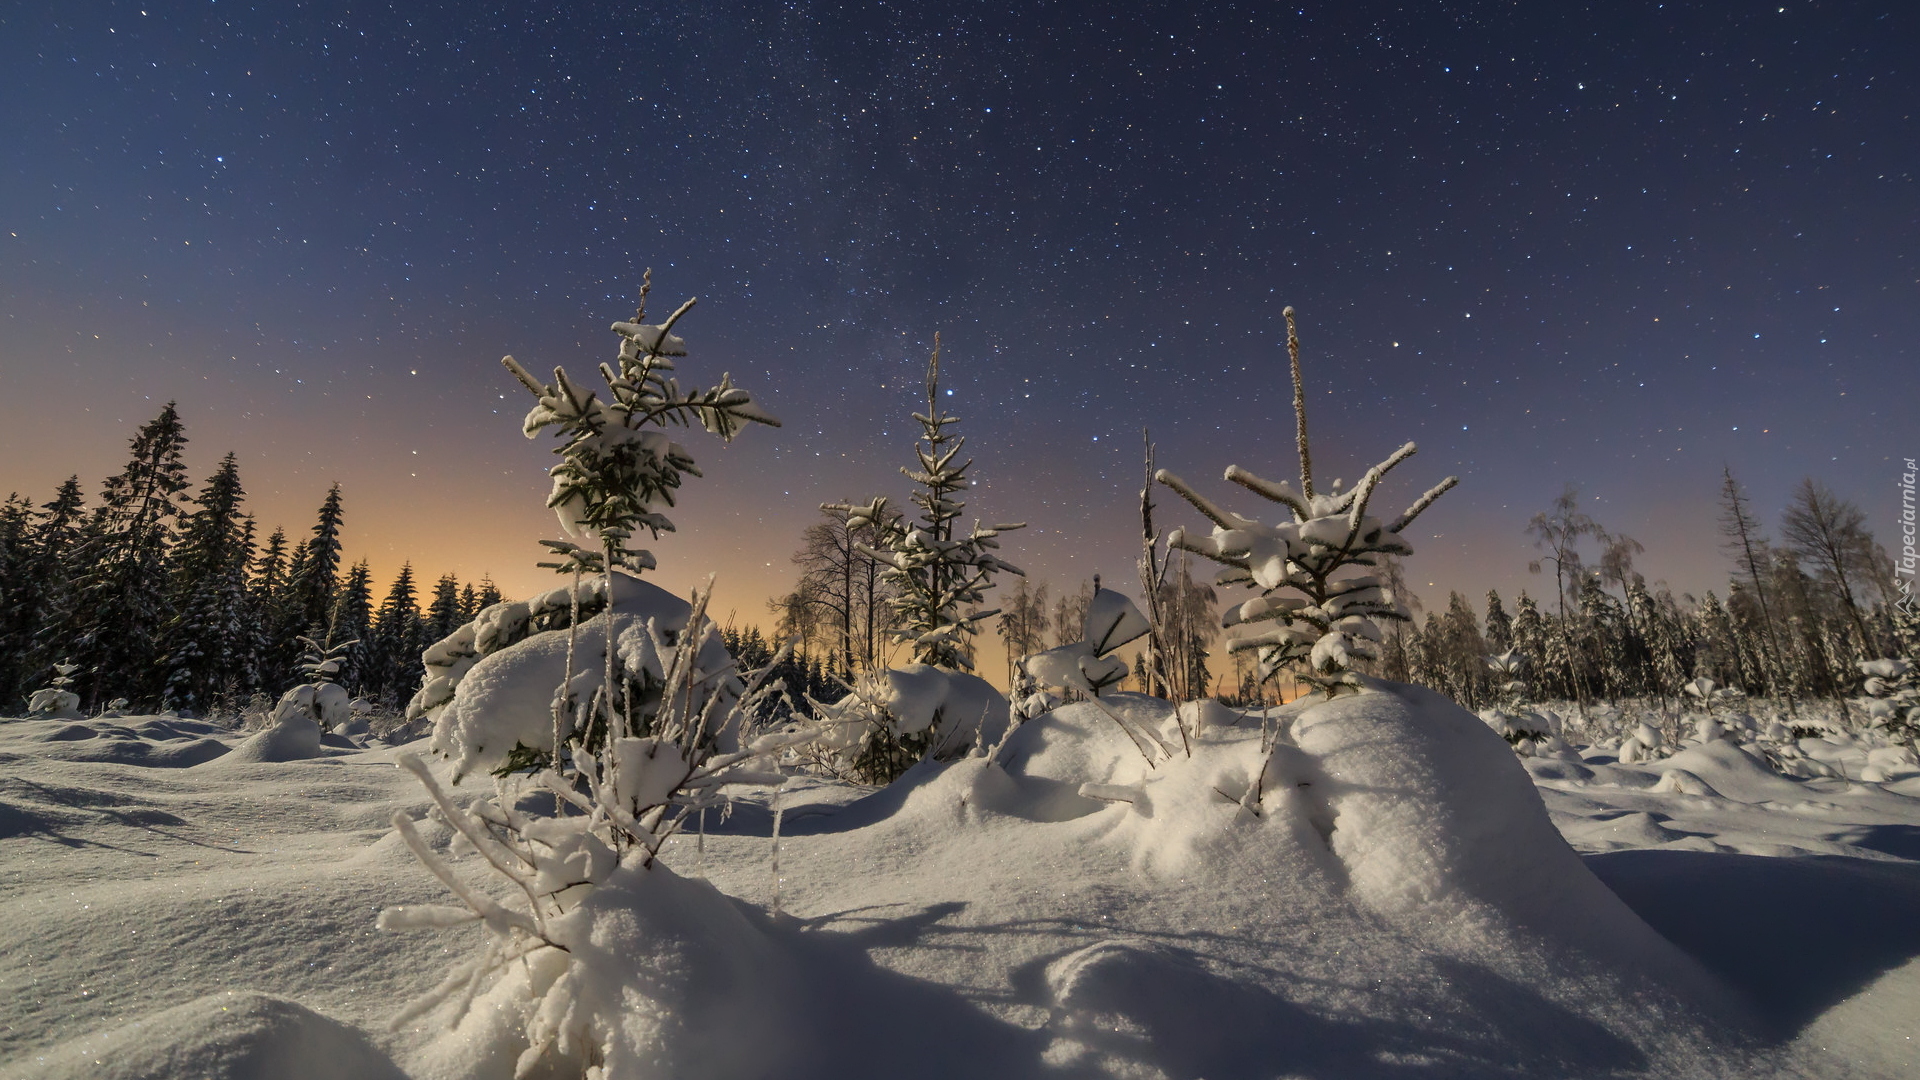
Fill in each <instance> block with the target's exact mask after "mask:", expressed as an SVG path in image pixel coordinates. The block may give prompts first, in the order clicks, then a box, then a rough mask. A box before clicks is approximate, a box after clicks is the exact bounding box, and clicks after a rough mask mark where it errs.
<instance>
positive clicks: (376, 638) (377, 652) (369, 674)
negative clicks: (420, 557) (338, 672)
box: [360, 563, 451, 708]
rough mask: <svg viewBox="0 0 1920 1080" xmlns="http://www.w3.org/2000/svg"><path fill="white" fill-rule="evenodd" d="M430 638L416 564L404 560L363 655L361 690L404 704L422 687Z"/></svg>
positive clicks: (392, 703)
mask: <svg viewBox="0 0 1920 1080" xmlns="http://www.w3.org/2000/svg"><path fill="white" fill-rule="evenodd" d="M442 580H443V581H446V582H450V581H451V579H442ZM428 640H429V639H428V638H427V637H426V627H425V624H424V623H423V622H422V621H421V618H420V605H419V601H418V599H417V597H416V595H415V589H414V585H413V564H412V563H405V564H402V565H401V567H400V573H399V575H398V576H396V577H395V578H394V579H393V587H392V588H391V589H388V590H387V598H386V599H385V600H382V601H381V602H380V610H379V611H378V612H377V613H376V614H375V615H374V620H373V626H372V628H371V629H370V630H369V637H368V647H367V649H366V651H365V653H364V654H363V655H364V657H365V662H366V671H365V676H364V678H363V679H362V680H361V683H360V687H361V691H360V692H361V693H362V694H365V695H366V696H368V697H371V698H373V699H374V700H376V701H378V702H380V703H381V704H383V705H385V706H387V707H388V708H399V707H400V706H403V705H405V704H406V703H407V699H408V698H411V697H412V696H413V692H414V691H415V690H418V689H419V688H420V670H421V669H420V653H421V652H422V650H424V649H425V648H426V647H427V644H428ZM431 640H433V641H438V640H439V638H433V639H431Z"/></svg>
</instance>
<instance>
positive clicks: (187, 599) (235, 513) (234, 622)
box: [162, 453, 253, 715]
mask: <svg viewBox="0 0 1920 1080" xmlns="http://www.w3.org/2000/svg"><path fill="white" fill-rule="evenodd" d="M245 497H246V492H245V491H244V490H243V489H242V488H241V486H240V466H239V464H238V463H237V462H236V460H235V458H234V455H233V454H231V453H229V454H228V455H227V456H226V457H225V458H223V459H222V460H221V462H220V467H219V468H218V469H217V470H215V471H214V474H213V476H211V477H209V478H208V480H207V483H206V486H205V487H204V488H202V489H201V491H200V494H199V495H198V496H197V497H196V498H195V499H194V509H193V510H192V512H191V513H189V514H188V515H187V518H186V521H185V524H184V526H183V527H182V529H181V532H180V542H179V544H178V545H176V546H175V548H174V550H173V560H172V561H173V583H172V588H171V597H170V600H171V605H170V606H171V608H172V612H173V614H172V617H171V618H170V619H168V621H167V624H166V630H165V638H164V641H165V645H166V649H167V653H166V655H165V657H164V658H163V664H164V667H165V669H166V684H165V689H164V691H163V693H162V698H163V701H164V703H165V704H166V705H168V706H170V707H174V708H183V709H191V710H193V711H195V712H198V713H201V714H203V715H204V714H205V713H206V712H207V711H208V710H209V709H210V708H211V706H212V705H213V704H214V701H215V698H216V697H217V696H219V695H220V693H221V692H222V690H224V689H226V688H228V687H229V686H230V685H231V686H232V687H234V688H235V689H237V688H238V687H239V684H240V682H241V680H242V678H243V677H244V676H246V675H247V673H248V669H249V668H251V667H252V664H250V663H249V653H250V652H251V651H252V650H251V647H250V645H251V643H250V642H249V641H248V640H247V633H246V630H247V626H248V623H249V622H250V619H249V613H248V610H247V609H248V607H249V606H250V603H249V597H248V595H247V569H248V566H249V565H250V564H251V563H252V561H253V550H252V526H251V524H250V523H249V522H248V521H247V520H246V517H245V515H243V514H242V513H241V511H240V503H241V501H242V500H243V499H245ZM247 688H248V689H252V687H251V685H249V686H248V687H247Z"/></svg>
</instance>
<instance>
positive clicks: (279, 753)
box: [220, 710, 325, 765]
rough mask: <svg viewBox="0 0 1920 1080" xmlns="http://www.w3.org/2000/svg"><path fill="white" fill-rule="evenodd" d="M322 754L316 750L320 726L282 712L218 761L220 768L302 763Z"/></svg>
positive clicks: (297, 713) (306, 718)
mask: <svg viewBox="0 0 1920 1080" xmlns="http://www.w3.org/2000/svg"><path fill="white" fill-rule="evenodd" d="M323 753H325V751H324V750H322V749H321V746H320V725H319V724H317V723H315V722H314V721H313V719H312V718H310V717H307V716H304V715H302V714H301V713H299V712H297V711H294V710H286V711H284V712H282V713H281V714H280V718H279V719H278V720H276V721H274V723H273V724H271V725H270V726H268V727H266V728H263V729H261V730H260V731H257V732H254V733H253V734H252V735H249V736H247V739H246V741H245V742H242V743H241V744H240V745H239V746H236V747H234V748H233V753H231V754H228V755H226V756H225V757H223V758H221V759H220V763H221V764H222V765H239V764H249V763H260V762H271V761H303V760H305V759H307V758H317V757H319V756H320V755H321V754H323Z"/></svg>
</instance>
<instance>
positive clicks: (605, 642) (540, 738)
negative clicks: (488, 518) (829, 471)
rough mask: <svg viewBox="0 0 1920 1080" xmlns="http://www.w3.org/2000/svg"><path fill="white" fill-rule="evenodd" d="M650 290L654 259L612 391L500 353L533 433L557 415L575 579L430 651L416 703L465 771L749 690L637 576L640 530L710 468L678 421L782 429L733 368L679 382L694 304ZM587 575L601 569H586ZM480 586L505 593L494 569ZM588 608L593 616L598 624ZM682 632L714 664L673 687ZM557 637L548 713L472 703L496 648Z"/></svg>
mask: <svg viewBox="0 0 1920 1080" xmlns="http://www.w3.org/2000/svg"><path fill="white" fill-rule="evenodd" d="M651 289H652V275H651V272H649V273H648V275H647V277H646V278H645V279H644V281H643V284H642V286H641V291H640V305H639V310H638V311H636V312H635V314H634V317H633V319H631V320H628V321H622V322H617V323H614V324H613V327H612V329H613V332H614V333H615V334H617V335H619V338H620V348H619V353H618V356H617V358H616V361H615V363H614V364H612V365H607V364H602V365H601V366H600V369H599V371H600V375H601V378H602V380H603V381H604V383H605V387H606V389H605V393H606V395H607V396H606V398H605V399H604V400H602V398H601V397H600V396H599V392H597V391H590V390H587V389H585V388H583V387H582V386H581V385H580V384H579V383H577V382H575V381H574V380H573V379H572V378H571V377H569V376H568V375H567V373H566V371H565V370H564V369H562V368H555V369H554V372H553V381H552V382H550V383H542V382H540V381H539V380H538V379H536V378H534V376H533V375H532V374H531V373H529V372H528V371H527V370H526V369H525V368H524V367H522V366H521V365H520V364H519V363H518V362H517V361H515V360H514V359H513V358H512V357H511V356H508V357H504V358H503V359H502V363H503V364H504V365H505V366H506V368H507V370H508V371H510V372H511V373H512V374H513V376H514V378H515V379H517V380H518V381H519V382H520V384H521V385H522V386H524V387H526V389H527V391H528V392H529V393H530V394H532V396H533V398H534V406H533V409H532V410H531V411H530V412H528V413H527V416H526V419H525V421H524V422H523V424H522V431H523V432H524V433H525V435H526V436H527V437H528V438H536V437H538V436H539V435H540V434H541V433H542V432H543V431H546V430H547V429H549V428H551V429H553V430H554V432H555V434H557V435H558V436H559V437H560V445H559V446H558V447H556V448H555V452H556V453H557V454H559V456H560V461H559V462H558V463H557V464H555V465H554V466H553V468H552V469H551V470H549V474H550V475H551V476H552V478H553V489H552V492H551V494H550V495H549V497H548V500H547V505H548V506H549V507H550V508H552V509H553V510H554V512H555V514H556V516H557V517H558V518H559V521H560V526H561V529H562V530H563V531H564V532H565V533H566V536H567V539H565V540H549V541H542V542H543V543H544V544H546V545H547V546H548V548H549V549H551V550H552V551H553V552H554V555H555V556H556V557H555V559H554V560H553V561H551V562H544V563H542V564H541V565H542V566H546V567H550V568H552V569H555V570H557V571H559V572H561V573H564V574H568V575H570V576H571V578H572V583H571V584H569V585H567V586H565V587H563V588H560V589H555V590H553V591H552V592H550V593H547V594H543V595H541V596H538V597H534V598H533V599H531V600H528V601H524V602H515V603H506V602H499V603H493V604H490V605H488V606H486V607H483V608H482V609H481V610H480V612H479V613H478V615H477V616H476V617H475V618H474V619H473V620H472V621H470V622H468V623H465V624H463V625H462V626H460V627H458V628H457V629H455V630H454V631H453V633H451V634H449V635H447V636H446V637H445V638H443V639H441V640H440V641H438V642H436V643H434V644H433V645H432V646H430V647H429V648H427V649H426V650H425V652H424V653H423V654H422V657H421V659H422V662H423V666H424V668H425V670H424V672H423V678H422V680H421V684H420V689H419V691H418V692H417V693H415V694H414V696H413V698H412V700H411V701H410V702H409V703H408V706H407V714H408V717H409V719H427V720H432V721H434V722H435V724H436V728H435V734H434V746H435V749H436V751H437V752H440V753H444V754H448V755H451V756H455V757H457V758H458V764H457V766H456V769H457V772H456V775H459V773H463V772H465V771H466V770H468V769H471V768H475V767H484V768H487V769H489V770H505V771H513V770H516V769H522V768H533V767H547V766H554V765H557V766H559V767H563V768H574V767H576V765H577V764H578V763H579V762H581V761H582V760H583V758H582V756H581V755H583V754H585V753H589V752H591V753H598V752H600V751H601V749H602V748H603V747H604V746H605V745H606V744H607V742H608V740H617V739H623V738H629V737H652V736H651V733H652V731H653V725H654V724H655V722H656V719H657V718H658V717H659V716H661V715H663V714H662V713H661V712H660V710H662V709H664V708H669V707H672V702H673V701H674V700H675V694H676V693H679V694H681V695H682V697H692V698H696V699H697V700H698V701H700V702H708V701H711V702H713V703H714V707H715V708H716V709H718V708H721V707H722V705H723V703H722V702H721V700H720V699H722V698H726V699H728V700H732V698H733V697H734V696H736V695H737V694H738V692H739V691H740V684H739V680H738V679H734V678H730V677H728V676H727V674H726V672H727V671H730V670H731V667H732V664H731V661H730V660H729V659H728V658H727V657H726V652H725V646H724V644H723V643H722V641H721V638H720V634H719V631H718V630H717V629H715V628H712V627H711V626H706V627H704V628H702V627H701V626H700V625H696V624H698V623H699V619H697V618H693V617H692V616H689V615H687V614H685V613H686V611H687V608H686V605H685V604H684V603H680V602H678V601H676V600H674V598H672V597H670V596H668V595H667V594H665V593H664V592H662V591H661V590H659V589H657V588H654V587H653V586H651V585H646V584H643V583H642V582H640V581H639V580H638V575H639V574H640V573H641V572H642V571H645V570H649V569H652V568H653V566H654V557H653V554H652V553H651V552H650V551H647V550H645V549H643V548H639V547H636V546H635V545H634V541H635V539H636V538H637V537H638V536H639V534H640V533H641V532H642V531H645V532H646V533H647V534H648V535H650V536H653V537H658V536H659V535H660V534H661V533H664V532H670V531H672V529H673V522H672V521H671V520H670V519H669V518H668V517H667V516H666V513H665V511H667V510H669V509H671V508H672V507H673V505H674V501H675V495H676V493H677V492H678V490H679V488H680V487H681V484H682V482H683V478H684V477H685V476H689V475H691V476H698V475H700V474H699V471H698V470H697V469H696V468H695V465H694V461H693V458H692V456H691V455H689V454H688V453H687V451H686V449H685V448H684V447H682V446H681V445H680V444H679V443H677V442H674V441H673V440H672V439H670V438H669V437H668V434H667V433H668V431H669V430H670V429H671V428H672V427H676V426H677V427H691V426H694V425H696V424H697V425H699V426H700V427H702V428H705V429H706V430H707V431H709V432H711V433H713V434H715V435H718V436H720V438H721V439H722V440H731V439H732V438H733V437H734V436H735V435H737V434H738V433H739V432H740V431H741V430H742V429H743V428H744V427H745V426H746V425H747V424H750V423H759V424H767V425H770V426H776V427H777V426H778V425H779V421H778V420H776V419H774V418H773V417H772V416H771V415H769V414H768V413H766V412H765V411H764V410H762V409H761V408H760V407H759V406H758V405H757V404H756V403H755V402H754V400H753V398H752V396H751V395H750V394H748V393H747V392H746V391H745V390H742V389H740V388H738V387H735V386H734V385H733V383H732V379H731V377H730V376H728V375H724V374H723V375H722V376H721V378H720V382H719V383H718V384H717V385H715V386H713V387H710V388H706V389H701V388H699V387H682V386H681V385H680V383H679V381H678V380H677V379H676V378H674V377H673V371H674V358H675V357H681V356H685V355H686V342H685V341H684V340H682V339H681V338H680V337H678V336H677V335H675V334H674V333H673V329H674V327H675V325H676V324H677V323H678V322H679V321H680V319H681V318H682V317H683V316H685V315H686V313H687V312H688V311H689V310H691V309H692V308H693V306H694V301H693V300H688V301H687V302H686V303H684V304H682V305H680V306H679V307H678V308H676V309H675V310H674V311H673V312H672V314H670V315H669V316H668V317H667V318H666V319H665V320H663V321H662V322H660V323H658V324H650V323H647V322H646V321H645V319H646V305H647V297H648V294H649V293H650V291H651ZM587 573H592V574H594V575H595V576H594V577H593V579H592V580H586V581H583V577H584V575H586V574H587ZM484 591H485V592H491V593H493V595H494V596H495V597H497V596H498V593H497V591H495V590H493V588H492V583H491V581H490V580H489V581H486V582H485V583H484ZM623 598H625V599H623ZM476 599H478V598H476ZM623 605H625V607H623ZM589 618H591V619H592V621H593V622H594V623H597V624H598V625H597V626H592V625H588V624H587V622H586V620H588V619H589ZM688 619H692V621H691V622H688V621H687V620H688ZM550 631H553V632H558V633H559V637H558V638H556V637H555V636H554V634H553V633H549V632H550ZM685 634H694V635H696V636H697V637H698V640H696V641H694V642H693V643H692V646H690V647H692V648H693V651H694V654H695V655H696V658H697V659H698V660H699V671H700V672H702V673H704V674H697V673H695V672H682V675H683V676H687V677H695V676H696V674H697V681H698V687H697V689H696V690H687V691H676V690H674V689H673V688H672V687H670V686H668V685H667V684H666V683H665V682H663V681H662V680H664V679H665V678H666V677H667V672H666V666H665V665H666V664H667V662H668V661H667V657H668V656H669V654H676V655H677V653H678V651H680V650H681V649H682V646H683V645H685V644H686V642H685V641H684V639H683V637H682V635H685ZM552 648H558V649H559V652H558V656H559V657H561V658H562V665H561V667H560V668H559V670H556V671H553V672H552V674H553V675H554V676H556V677H555V679H554V683H557V684H558V688H557V689H552V688H551V687H549V688H547V689H552V694H551V700H552V703H553V704H552V708H551V710H550V715H549V716H548V717H547V718H544V719H543V718H539V717H532V716H527V715H522V714H521V713H520V712H518V711H516V710H513V709H509V708H507V707H506V706H501V708H500V709H495V708H494V707H493V706H491V705H489V704H485V703H472V704H468V705H463V704H462V702H461V700H460V698H459V695H460V687H461V685H462V683H463V680H464V678H465V675H466V673H467V672H468V671H469V670H471V669H473V668H475V667H476V666H477V665H480V664H485V663H489V662H490V661H492V660H494V658H495V657H500V658H501V659H499V660H498V662H499V663H508V662H510V661H509V660H508V659H507V658H508V657H512V656H515V655H518V656H521V657H525V658H535V657H539V656H541V655H542V654H543V650H548V649H552ZM528 662H529V663H535V664H537V663H538V661H537V660H532V659H529V660H528ZM541 670H545V669H541ZM685 704H686V702H685V701H682V702H681V705H685ZM701 707H704V706H701ZM509 713H511V715H508V714H509ZM503 733H504V734H503ZM738 735H739V733H738V732H737V731H732V732H728V731H721V730H718V729H708V730H706V731H705V732H704V733H703V734H701V735H700V736H699V738H700V739H702V740H705V741H704V742H703V743H702V745H703V746H718V745H719V744H720V743H722V742H725V741H727V740H729V739H737V737H738ZM569 760H570V761H572V762H574V763H575V764H574V765H569V764H567V761H569Z"/></svg>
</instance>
